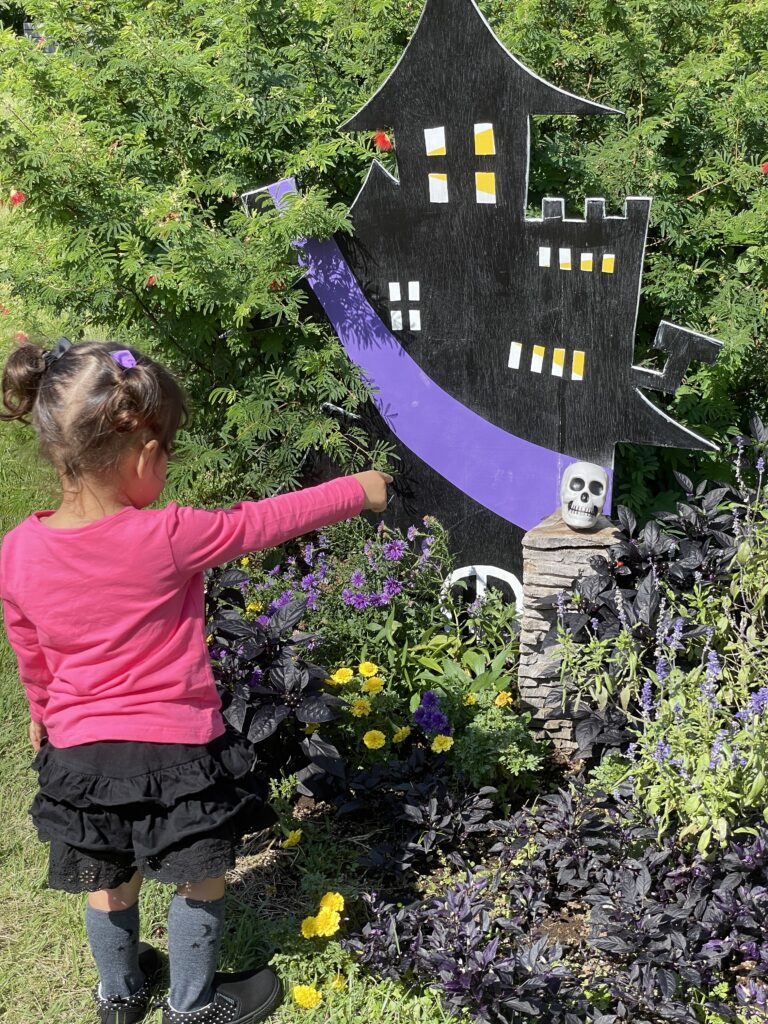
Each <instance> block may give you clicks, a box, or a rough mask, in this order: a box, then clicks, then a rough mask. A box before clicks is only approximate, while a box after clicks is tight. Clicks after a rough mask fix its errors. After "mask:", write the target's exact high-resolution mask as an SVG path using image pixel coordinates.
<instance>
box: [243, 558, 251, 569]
mask: <svg viewBox="0 0 768 1024" xmlns="http://www.w3.org/2000/svg"><path fill="white" fill-rule="evenodd" d="M250 564H251V560H250V558H248V556H247V555H246V557H245V558H241V559H240V565H242V566H243V568H245V569H247V568H248V566H249V565H250Z"/></svg>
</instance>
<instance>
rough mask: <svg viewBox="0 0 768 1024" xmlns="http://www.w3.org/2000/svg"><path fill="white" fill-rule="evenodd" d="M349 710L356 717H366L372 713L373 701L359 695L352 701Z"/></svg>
mask: <svg viewBox="0 0 768 1024" xmlns="http://www.w3.org/2000/svg"><path fill="white" fill-rule="evenodd" d="M349 710H350V711H351V713H352V714H353V715H354V717H355V718H366V717H367V716H368V715H370V713H371V702H370V701H369V700H366V699H365V697H358V698H357V700H353V701H352V703H351V704H350V706H349Z"/></svg>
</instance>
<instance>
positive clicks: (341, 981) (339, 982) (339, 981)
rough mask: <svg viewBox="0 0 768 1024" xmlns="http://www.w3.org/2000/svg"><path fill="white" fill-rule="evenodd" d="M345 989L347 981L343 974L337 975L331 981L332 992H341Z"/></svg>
mask: <svg viewBox="0 0 768 1024" xmlns="http://www.w3.org/2000/svg"><path fill="white" fill-rule="evenodd" d="M346 987H347V979H346V978H345V977H344V975H343V974H337V975H336V977H335V978H334V979H333V980H332V981H331V988H332V989H333V991H334V992H341V990H342V989H343V988H346Z"/></svg>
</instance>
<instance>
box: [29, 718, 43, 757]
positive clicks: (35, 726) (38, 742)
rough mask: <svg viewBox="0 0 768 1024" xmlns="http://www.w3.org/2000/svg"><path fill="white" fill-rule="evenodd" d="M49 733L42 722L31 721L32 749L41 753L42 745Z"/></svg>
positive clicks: (30, 740)
mask: <svg viewBox="0 0 768 1024" xmlns="http://www.w3.org/2000/svg"><path fill="white" fill-rule="evenodd" d="M47 735H48V730H47V729H46V728H45V726H44V725H43V723H42V722H30V723H29V742H30V743H31V744H32V749H33V750H34V752H35V753H36V754H39V753H40V747H41V746H42V743H43V740H44V739H45V738H46V736H47Z"/></svg>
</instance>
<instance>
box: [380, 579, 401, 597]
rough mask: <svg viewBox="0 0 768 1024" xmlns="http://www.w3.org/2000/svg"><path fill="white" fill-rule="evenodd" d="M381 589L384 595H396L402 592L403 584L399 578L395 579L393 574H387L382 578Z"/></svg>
mask: <svg viewBox="0 0 768 1024" xmlns="http://www.w3.org/2000/svg"><path fill="white" fill-rule="evenodd" d="M383 590H384V596H385V597H387V598H390V597H397V595H398V594H401V593H402V592H403V585H402V583H401V582H400V581H399V580H396V579H395V577H394V576H387V578H386V579H385V580H384V587H383Z"/></svg>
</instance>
